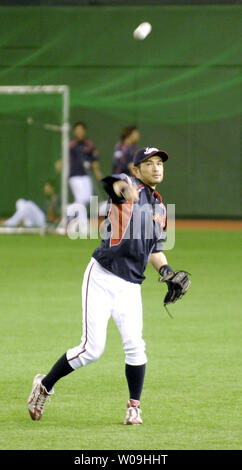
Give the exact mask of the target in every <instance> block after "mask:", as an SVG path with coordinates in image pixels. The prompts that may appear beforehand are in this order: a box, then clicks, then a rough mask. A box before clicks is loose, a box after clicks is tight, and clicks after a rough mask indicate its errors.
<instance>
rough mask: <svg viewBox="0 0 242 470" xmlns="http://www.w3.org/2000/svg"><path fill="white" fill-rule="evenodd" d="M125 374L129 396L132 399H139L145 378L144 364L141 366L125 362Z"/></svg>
mask: <svg viewBox="0 0 242 470" xmlns="http://www.w3.org/2000/svg"><path fill="white" fill-rule="evenodd" d="M125 375H126V379H127V382H128V386H129V397H130V398H131V399H133V400H140V397H141V393H142V389H143V383H144V378H145V364H143V365H142V366H130V365H129V364H125Z"/></svg>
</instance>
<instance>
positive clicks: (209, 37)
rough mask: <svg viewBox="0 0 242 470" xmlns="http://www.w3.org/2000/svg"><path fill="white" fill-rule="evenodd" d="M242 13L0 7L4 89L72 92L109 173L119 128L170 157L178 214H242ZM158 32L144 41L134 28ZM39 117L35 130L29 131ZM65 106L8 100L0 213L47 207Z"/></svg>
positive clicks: (0, 159)
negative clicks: (49, 87)
mask: <svg viewBox="0 0 242 470" xmlns="http://www.w3.org/2000/svg"><path fill="white" fill-rule="evenodd" d="M241 12H242V8H241V7H240V6H238V5H235V6H184V7H179V6H163V7H159V6H150V7H149V6H141V7H128V8H127V7H121V6H120V7H108V6H107V7H82V8H78V7H55V8H53V7H42V8H41V7H35V8H31V7H12V8H7V7H1V8H0V20H1V28H0V85H39V84H67V85H69V86H70V90H71V113H70V114H71V122H74V121H76V120H84V121H86V122H87V123H88V127H89V136H90V138H91V139H93V140H94V141H95V143H96V145H97V147H98V148H99V150H100V156H101V164H102V167H103V170H104V173H108V172H110V171H111V158H112V150H113V147H114V145H115V143H116V141H117V140H118V134H119V131H120V128H121V127H123V126H124V125H126V124H137V125H138V126H139V127H140V130H141V145H142V146H143V145H144V146H148V145H152V146H157V147H161V148H164V149H166V150H167V151H168V153H169V154H170V160H169V161H168V162H167V164H165V181H164V183H163V184H162V185H160V186H159V188H158V189H159V191H160V192H161V194H162V195H163V199H164V201H165V202H166V203H175V204H176V213H177V215H178V216H181V217H184V216H185V217H190V216H192V217H233V218H234V217H240V216H241V148H240V129H241V117H240V116H241V33H240V31H241ZM142 21H149V22H150V23H151V24H152V27H153V29H152V33H151V35H150V36H149V37H148V38H147V39H146V40H145V41H135V40H134V39H133V37H132V31H133V30H134V29H135V27H136V26H137V25H138V24H139V23H141V22H142ZM31 119H32V121H33V124H31ZM60 120H61V103H60V99H59V98H58V97H48V98H46V97H43V96H39V97H34V98H29V97H9V96H0V215H7V214H8V213H10V212H12V210H13V208H14V202H15V200H16V199H17V198H18V197H26V198H29V199H33V200H35V201H36V202H37V203H38V204H40V205H41V200H42V193H41V187H42V185H43V183H44V181H45V179H46V178H47V177H52V178H54V177H55V169H54V162H55V160H56V159H58V158H59V157H60V151H61V149H60V136H59V134H58V132H54V131H50V130H48V129H46V128H43V126H42V124H43V123H50V124H60Z"/></svg>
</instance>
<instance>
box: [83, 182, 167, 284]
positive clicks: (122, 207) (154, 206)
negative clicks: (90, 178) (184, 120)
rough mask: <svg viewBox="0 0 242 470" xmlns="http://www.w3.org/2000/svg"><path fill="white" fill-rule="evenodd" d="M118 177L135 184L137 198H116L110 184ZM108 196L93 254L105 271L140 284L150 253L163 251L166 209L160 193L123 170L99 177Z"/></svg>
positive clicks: (143, 277)
mask: <svg viewBox="0 0 242 470" xmlns="http://www.w3.org/2000/svg"><path fill="white" fill-rule="evenodd" d="M118 180H124V181H126V182H134V183H136V184H137V188H138V192H139V201H137V202H133V201H126V200H125V199H124V198H121V197H120V198H119V197H118V196H117V195H116V194H115V192H114V190H113V183H114V182H115V181H118ZM102 182H103V185H104V188H105V190H106V192H107V193H108V195H109V199H108V208H107V214H106V218H105V221H104V224H103V234H102V241H101V243H100V245H99V247H98V248H97V249H96V250H95V251H94V253H93V255H92V256H93V257H94V258H95V259H96V260H97V261H98V262H99V263H100V264H101V265H102V266H103V267H104V268H105V269H107V270H108V271H111V272H112V273H113V274H115V275H116V276H119V277H121V278H122V279H125V280H126V281H129V282H134V283H138V284H141V283H142V282H143V280H144V279H145V276H144V270H145V268H146V265H147V262H148V260H149V255H150V254H151V253H158V252H160V251H162V241H163V240H164V238H165V232H164V229H165V227H166V209H165V206H164V204H163V203H162V198H161V196H160V194H159V193H158V192H157V191H155V190H154V189H152V188H151V187H149V186H147V185H146V184H144V183H143V182H142V181H141V180H139V179H138V178H135V177H129V176H127V175H125V174H124V173H122V174H120V175H112V176H108V177H106V178H104V179H103V180H102Z"/></svg>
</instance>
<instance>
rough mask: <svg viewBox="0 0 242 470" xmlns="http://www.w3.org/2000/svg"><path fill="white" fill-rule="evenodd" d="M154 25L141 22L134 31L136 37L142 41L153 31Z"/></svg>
mask: <svg viewBox="0 0 242 470" xmlns="http://www.w3.org/2000/svg"><path fill="white" fill-rule="evenodd" d="M151 30H152V26H151V24H150V23H148V22H144V23H141V24H140V25H139V26H138V27H137V28H136V29H135V30H134V32H133V36H134V39H138V40H140V41H142V40H143V39H145V38H147V36H148V35H149V34H150V33H151Z"/></svg>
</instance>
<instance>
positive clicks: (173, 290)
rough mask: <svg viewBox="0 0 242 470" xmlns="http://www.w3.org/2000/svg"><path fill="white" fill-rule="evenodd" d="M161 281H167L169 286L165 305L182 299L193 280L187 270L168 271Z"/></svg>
mask: <svg viewBox="0 0 242 470" xmlns="http://www.w3.org/2000/svg"><path fill="white" fill-rule="evenodd" d="M159 281H160V282H166V284H167V287H168V292H167V294H166V296H165V298H164V305H167V304H170V303H174V302H176V301H177V300H179V299H181V298H182V297H183V295H184V294H185V293H186V292H187V289H188V288H189V287H190V285H191V281H190V279H189V278H188V275H187V273H186V272H185V271H177V272H167V273H166V274H165V275H164V276H163V277H161V278H160V279H159Z"/></svg>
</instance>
